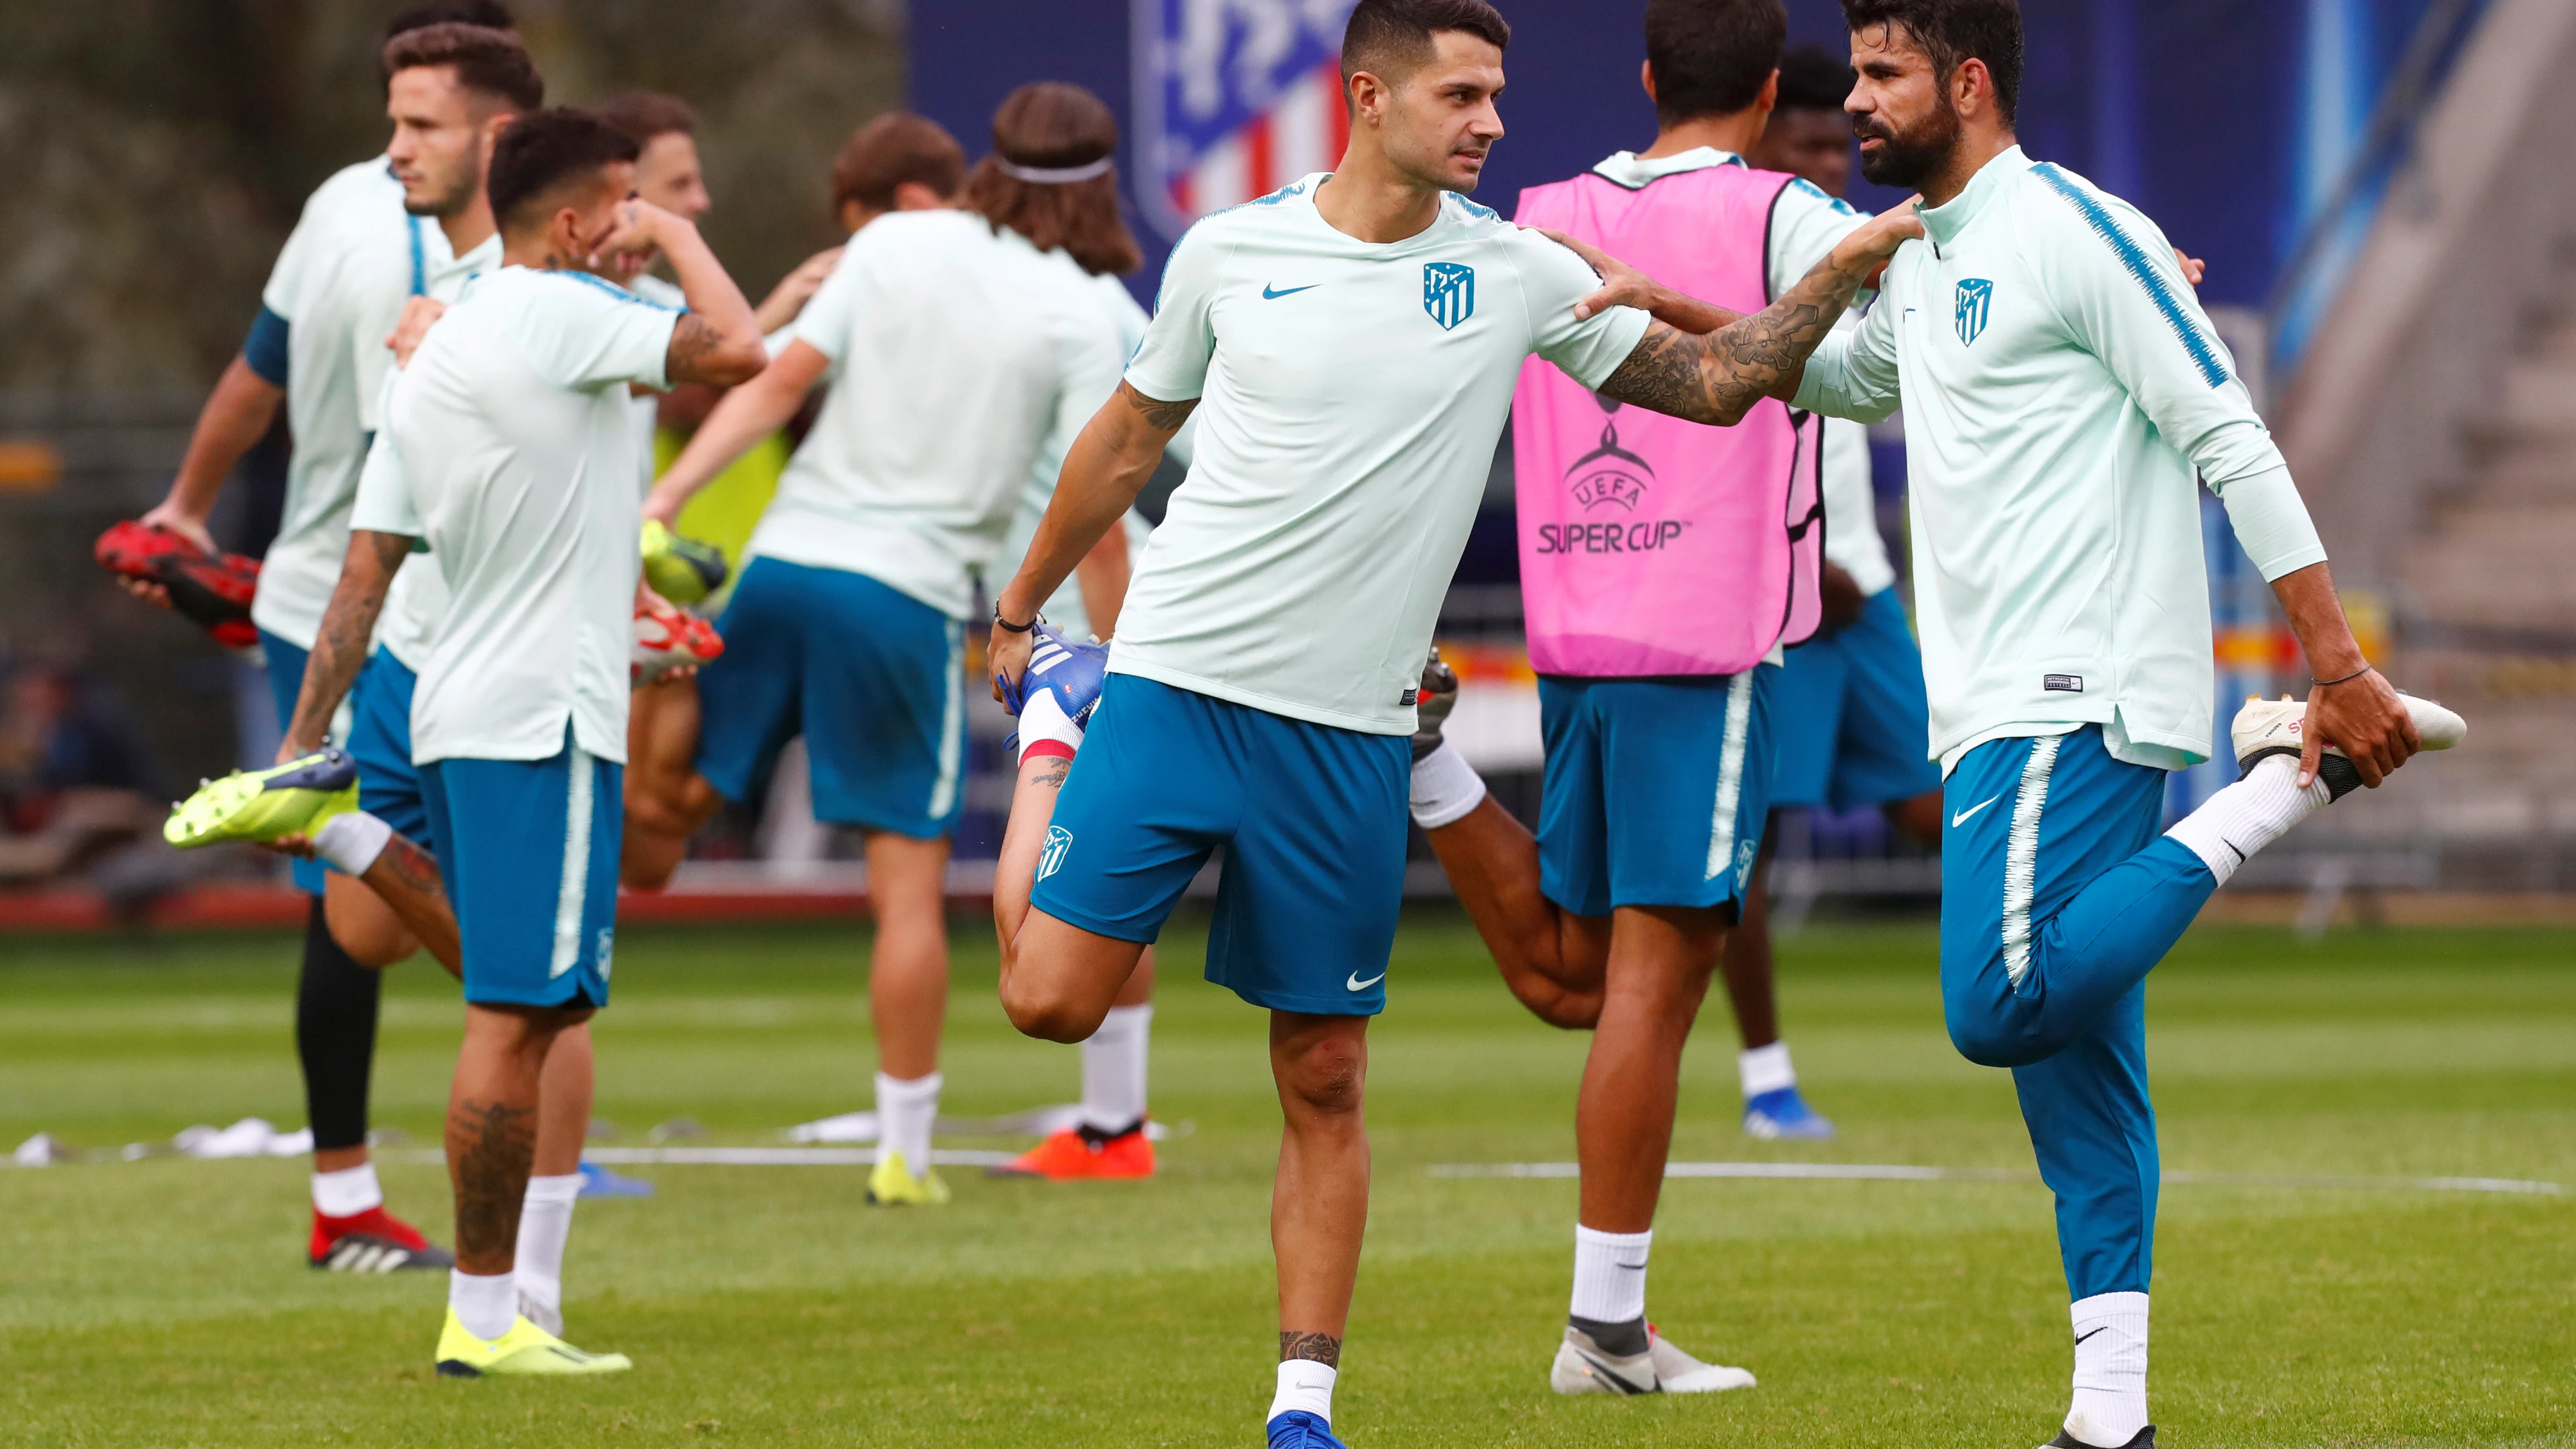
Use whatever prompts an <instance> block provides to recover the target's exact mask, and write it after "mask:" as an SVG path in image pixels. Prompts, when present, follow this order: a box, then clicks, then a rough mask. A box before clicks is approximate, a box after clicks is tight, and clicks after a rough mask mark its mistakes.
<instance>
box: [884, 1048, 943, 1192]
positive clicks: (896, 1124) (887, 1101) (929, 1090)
mask: <svg viewBox="0 0 2576 1449" xmlns="http://www.w3.org/2000/svg"><path fill="white" fill-rule="evenodd" d="M938 1116H939V1074H938V1073H937V1072H932V1073H931V1074H930V1075H929V1076H926V1077H915V1078H913V1079H912V1080H911V1081H909V1082H904V1081H897V1080H896V1079H894V1078H893V1077H889V1076H887V1075H886V1074H885V1073H883V1072H879V1073H877V1150H878V1151H879V1152H900V1153H902V1154H903V1167H904V1171H906V1172H909V1173H911V1174H912V1175H913V1176H915V1177H920V1176H922V1175H923V1174H925V1173H927V1172H929V1171H930V1124H931V1123H932V1122H933V1121H935V1120H937V1118H938Z"/></svg>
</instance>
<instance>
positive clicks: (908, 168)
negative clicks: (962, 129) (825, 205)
mask: <svg viewBox="0 0 2576 1449" xmlns="http://www.w3.org/2000/svg"><path fill="white" fill-rule="evenodd" d="M907 181H908V182H912V183H914V184H916V185H920V186H927V187H929V188H930V189H931V190H932V191H934V192H936V193H938V194H939V195H940V196H942V197H949V196H955V195H956V194H957V192H958V189H959V188H960V187H963V186H964V185H965V184H966V148H965V147H963V146H960V145H958V144H957V138H956V137H954V136H952V135H949V134H948V128H947V127H945V126H943V125H941V124H939V123H938V122H937V121H934V120H932V119H930V118H929V117H928V116H916V115H914V114H913V113H912V112H910V111H890V112H888V113H886V114H885V115H882V116H879V117H877V118H876V119H875V120H873V121H870V122H868V123H867V124H866V125H864V126H861V127H860V128H859V129H858V130H857V131H856V132H854V133H852V135H851V136H850V140H849V144H847V145H845V146H843V147H842V148H841V154H840V155H839V156H838V157H837V158H835V159H834V160H833V162H832V209H833V210H834V211H835V212H837V211H839V210H840V209H841V208H842V207H843V206H846V205H848V204H849V203H851V202H857V203H858V204H859V205H860V206H863V207H865V208H867V209H868V210H870V211H892V210H894V192H895V188H896V187H898V186H901V185H903V184H904V183H905V182H907Z"/></svg>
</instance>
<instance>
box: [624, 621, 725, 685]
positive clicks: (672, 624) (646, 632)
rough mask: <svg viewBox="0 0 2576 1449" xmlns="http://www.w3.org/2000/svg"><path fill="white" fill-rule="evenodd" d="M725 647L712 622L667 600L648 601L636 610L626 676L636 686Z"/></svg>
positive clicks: (704, 659)
mask: <svg viewBox="0 0 2576 1449" xmlns="http://www.w3.org/2000/svg"><path fill="white" fill-rule="evenodd" d="M724 647H725V646H724V636H723V635H721V634H718V633H717V632H716V626H715V625H713V624H710V623H708V622H707V621H706V620H704V619H701V618H699V617H698V616H697V615H695V614H690V613H683V612H682V611H680V610H678V609H674V608H672V607H671V606H669V605H668V604H660V603H655V604H647V605H645V606H644V607H642V608H639V609H637V610H636V611H635V648H634V651H633V653H632V654H631V655H630V656H629V658H628V661H627V663H628V669H627V676H628V678H629V680H630V681H631V682H633V683H634V684H637V685H639V686H640V685H646V684H651V683H652V682H653V681H655V680H657V679H659V678H661V677H662V676H663V675H665V674H668V673H670V672H671V671H672V670H674V669H678V668H681V667H683V666H685V665H698V664H705V663H707V662H708V661H710V660H713V659H715V658H716V657H717V656H719V655H721V654H723V653H724Z"/></svg>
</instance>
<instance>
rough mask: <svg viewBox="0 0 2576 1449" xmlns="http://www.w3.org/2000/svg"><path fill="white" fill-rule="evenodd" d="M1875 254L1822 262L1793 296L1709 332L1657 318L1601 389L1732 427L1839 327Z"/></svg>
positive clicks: (1790, 376) (1678, 414) (1620, 398)
mask: <svg viewBox="0 0 2576 1449" xmlns="http://www.w3.org/2000/svg"><path fill="white" fill-rule="evenodd" d="M1877 265H1878V263H1877V261H1876V260H1875V259H1872V260H1868V261H1865V262H1860V263H1855V264H1853V265H1851V266H1848V267H1838V266H1836V265H1835V264H1834V260H1833V258H1831V257H1827V258H1826V259H1825V260H1823V261H1821V262H1818V263H1817V264H1816V267H1815V270H1813V271H1811V272H1809V273H1807V275H1806V276H1805V277H1804V278H1802V279H1800V281H1799V283H1798V285H1797V286H1795V287H1793V288H1791V289H1790V291H1789V295H1787V296H1785V297H1782V298H1781V299H1780V300H1779V301H1777V302H1774V303H1772V304H1771V305H1770V306H1769V307H1767V308H1764V309H1763V310H1762V311H1760V312H1757V313H1755V314H1754V315H1752V316H1750V317H1742V318H1738V319H1737V320H1735V321H1733V322H1730V323H1728V324H1727V325H1726V326H1724V327H1721V328H1719V329H1718V330H1716V331H1715V332H1711V333H1709V334H1707V335H1706V336H1694V335H1692V334H1691V333H1688V332H1684V331H1682V330H1680V329H1678V328H1676V327H1673V326H1671V325H1669V324H1667V323H1663V322H1653V323H1649V324H1648V325H1647V327H1646V335H1645V336H1644V337H1642V338H1640V339H1639V340H1638V342H1637V347H1636V350H1635V351H1633V352H1631V353H1629V354H1628V360H1627V361H1625V362H1622V363H1620V364H1619V369H1618V371H1616V372H1613V373H1611V374H1610V377H1609V379H1608V380H1607V381H1605V382H1603V383H1602V384H1601V395H1602V396H1603V397H1607V398H1614V399H1616V400H1618V401H1620V402H1625V403H1635V404H1636V405H1637V406H1639V407H1641V408H1647V409H1650V410H1652V411H1654V412H1659V413H1669V414H1670V415H1672V416H1674V417H1677V418H1686V419H1688V420H1690V421H1691V422H1695V423H1710V424H1714V425H1716V426H1718V427H1722V428H1723V427H1732V426H1734V425H1735V424H1736V423H1738V422H1741V421H1743V418H1744V415H1745V414H1746V413H1749V412H1751V411H1753V405H1754V404H1755V403H1758V402H1760V401H1761V400H1762V399H1764V398H1766V397H1773V396H1777V395H1778V394H1779V392H1780V390H1781V388H1782V386H1783V385H1784V384H1786V383H1788V382H1789V381H1791V380H1793V379H1795V378H1796V377H1797V376H1798V373H1799V370H1800V369H1801V368H1803V367H1804V366H1805V365H1806V361H1807V356H1808V354H1810V353H1812V352H1814V351H1815V350H1816V345H1817V344H1818V343H1820V342H1822V341H1824V340H1825V334H1826V333H1828V332H1831V331H1833V328H1834V323H1835V322H1836V321H1838V320H1840V319H1841V317H1842V315H1843V309H1844V308H1846V307H1848V306H1850V305H1851V299H1852V294H1853V293H1854V292H1856V291H1858V290H1859V287H1860V283H1861V281H1862V279H1863V278H1864V277H1866V276H1867V275H1868V274H1869V271H1870V269H1872V268H1874V267H1876V266H1877Z"/></svg>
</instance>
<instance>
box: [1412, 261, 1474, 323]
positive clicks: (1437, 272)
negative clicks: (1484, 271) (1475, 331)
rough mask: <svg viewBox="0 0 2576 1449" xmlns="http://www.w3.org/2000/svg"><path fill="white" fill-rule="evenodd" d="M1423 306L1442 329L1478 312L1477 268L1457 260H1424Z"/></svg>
mask: <svg viewBox="0 0 2576 1449" xmlns="http://www.w3.org/2000/svg"><path fill="white" fill-rule="evenodd" d="M1422 310H1423V311H1425V312H1428V313H1430V314H1431V320H1432V321H1434V322H1437V323H1439V324H1440V326H1441V328H1442V329H1443V330H1447V329H1450V328H1454V327H1456V326H1457V325H1458V324H1459V323H1461V322H1464V321H1466V320H1467V319H1468V318H1469V317H1472V316H1474V315H1475V312H1476V269H1475V268H1474V267H1470V266H1464V265H1461V264H1460V263H1457V262H1424V263H1423V264H1422Z"/></svg>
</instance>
